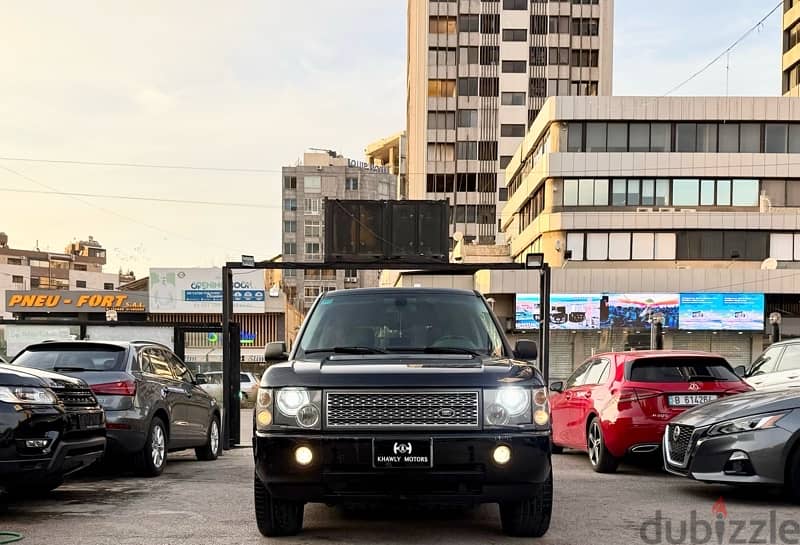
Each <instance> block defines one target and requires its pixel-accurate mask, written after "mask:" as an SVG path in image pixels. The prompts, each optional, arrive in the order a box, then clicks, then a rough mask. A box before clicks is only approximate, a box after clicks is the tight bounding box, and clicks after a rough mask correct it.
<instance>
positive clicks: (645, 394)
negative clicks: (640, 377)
mask: <svg viewBox="0 0 800 545" xmlns="http://www.w3.org/2000/svg"><path fill="white" fill-rule="evenodd" d="M662 393H663V392H662V391H660V390H650V389H648V388H623V389H622V390H620V392H619V400H618V401H619V403H633V402H634V401H642V400H644V399H649V398H651V397H658V396H660V395H661V394H662Z"/></svg>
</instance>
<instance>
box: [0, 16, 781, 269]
mask: <svg viewBox="0 0 800 545" xmlns="http://www.w3.org/2000/svg"><path fill="white" fill-rule="evenodd" d="M775 3H776V0H671V1H669V2H657V1H653V0H616V6H615V12H616V13H615V51H614V93H615V94H619V95H661V94H663V93H665V92H666V91H667V90H668V89H669V88H671V87H672V86H673V85H675V84H677V83H679V82H680V81H681V80H683V79H685V78H686V77H688V76H689V75H690V74H691V73H692V72H694V71H695V70H696V69H697V68H698V67H700V66H702V65H703V64H705V63H706V62H708V61H709V60H710V59H712V58H713V57H715V56H716V55H717V54H718V53H719V52H721V51H722V50H723V49H725V48H726V47H727V46H728V45H730V44H731V43H732V42H733V41H734V40H735V39H736V38H737V37H739V36H740V35H741V34H742V33H743V32H744V31H745V30H746V29H747V28H749V27H750V26H752V25H753V24H754V23H755V22H756V21H758V20H759V19H760V18H761V17H762V16H763V15H765V14H766V13H767V12H768V11H769V10H770V9H771V8H772V7H773V6H774V5H775ZM645 6H646V8H645ZM2 11H3V16H2V17H1V18H0V36H2V37H3V43H4V47H2V48H0V81H2V84H0V157H2V158H4V159H0V189H5V190H7V189H16V190H34V191H51V190H57V191H65V192H77V193H89V194H112V195H139V196H154V197H159V198H164V199H192V200H204V201H234V202H246V203H249V204H258V205H263V208H257V209H256V208H234V207H220V206H197V205H192V206H189V205H180V204H173V203H148V202H136V201H123V200H118V199H117V200H115V199H95V198H82V197H81V198H73V197H65V196H55V195H41V194H30V193H14V192H8V191H1V190H0V204H2V206H0V231H5V232H7V233H8V234H9V237H10V243H11V246H12V247H15V248H33V247H34V246H35V244H36V241H38V244H39V247H40V248H42V249H49V250H53V251H61V250H63V248H64V247H65V246H66V245H67V243H68V242H70V241H71V240H73V239H75V238H85V237H86V236H87V235H90V234H91V235H94V236H95V238H97V239H98V240H99V241H100V242H101V243H102V244H104V245H105V246H106V248H107V249H108V250H109V261H110V267H111V268H110V270H115V269H116V268H118V267H123V268H125V269H129V268H133V269H134V270H135V271H136V272H137V273H138V274H140V275H146V274H147V269H148V267H149V266H150V265H153V266H209V265H219V264H221V263H222V262H223V261H225V260H226V258H238V257H239V256H240V255H241V254H242V253H247V254H255V255H256V256H259V257H270V256H271V255H273V254H277V253H279V252H280V168H281V166H282V165H287V164H292V163H294V162H295V161H297V160H298V159H299V158H300V157H301V156H302V153H303V150H304V149H305V148H308V147H320V148H332V149H337V150H339V151H340V152H341V153H343V154H344V155H346V156H349V157H356V158H361V157H362V155H363V149H364V146H365V145H366V144H367V143H369V142H371V141H373V140H376V139H378V138H380V137H383V136H387V135H389V134H392V133H394V132H397V131H398V130H401V129H402V128H403V126H404V124H405V114H404V109H405V28H406V27H405V25H406V21H405V15H406V1H405V0H379V1H377V2H376V1H375V0H336V1H331V0H294V1H286V0H264V1H253V2H244V1H235V2H226V3H211V2H197V1H182V2H179V1H172V2H160V1H144V0H136V1H132V0H131V1H127V2H102V3H98V2H88V1H82V0H72V1H70V2H63V1H28V2H22V1H17V2H10V1H6V2H3V10H2ZM725 73H726V70H725V63H724V62H722V63H719V64H717V65H715V66H714V67H712V68H711V69H710V70H708V71H707V72H706V73H705V74H703V75H702V76H700V77H698V78H697V79H696V80H695V81H693V82H692V83H691V84H689V85H687V86H686V87H684V88H683V89H681V90H680V91H679V92H678V93H676V94H685V95H690V94H702V95H724V94H725ZM729 76H730V77H729V93H730V94H731V95H736V94H738V95H776V94H779V93H780V10H778V12H777V13H776V14H775V15H773V16H772V17H771V18H770V19H769V20H768V21H767V22H766V24H765V25H764V26H763V28H761V29H760V30H759V31H758V32H755V33H753V34H752V35H751V36H750V37H749V38H748V39H747V40H746V41H745V42H743V43H742V44H741V45H739V46H738V47H737V48H736V49H735V50H734V51H733V53H732V54H731V56H730V72H729ZM14 157H16V158H34V159H47V160H67V161H70V160H76V161H98V162H117V163H119V162H124V163H148V164H170V165H192V166H203V167H220V168H244V169H262V170H268V171H270V172H262V173H233V172H204V171H196V170H194V171H193V170H167V169H145V168H127V167H111V166H102V167H98V166H81V165H68V164H48V163H33V162H20V161H11V160H9V159H8V158H14ZM8 169H10V170H8ZM12 171H13V172H12Z"/></svg>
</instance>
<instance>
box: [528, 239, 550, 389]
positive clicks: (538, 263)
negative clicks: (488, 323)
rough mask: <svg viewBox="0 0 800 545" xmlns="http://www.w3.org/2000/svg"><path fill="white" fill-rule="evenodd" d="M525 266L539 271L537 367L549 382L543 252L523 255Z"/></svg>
mask: <svg viewBox="0 0 800 545" xmlns="http://www.w3.org/2000/svg"><path fill="white" fill-rule="evenodd" d="M525 267H526V268H527V269H536V270H538V271H539V362H540V365H539V368H540V369H541V371H542V378H544V383H545V384H549V383H550V265H548V264H547V263H546V262H545V260H544V254H543V253H541V252H539V253H533V254H527V255H526V256H525Z"/></svg>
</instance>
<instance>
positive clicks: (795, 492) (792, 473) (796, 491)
mask: <svg viewBox="0 0 800 545" xmlns="http://www.w3.org/2000/svg"><path fill="white" fill-rule="evenodd" d="M787 464H788V465H787V467H786V483H785V485H786V495H787V496H788V498H789V499H790V500H792V501H794V502H795V503H800V445H798V446H796V447H795V448H794V452H793V453H792V455H791V456H790V457H789V461H788V462H787Z"/></svg>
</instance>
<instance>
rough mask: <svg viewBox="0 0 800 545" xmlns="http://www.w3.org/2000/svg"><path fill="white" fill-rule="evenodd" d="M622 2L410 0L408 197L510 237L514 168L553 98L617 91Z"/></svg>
mask: <svg viewBox="0 0 800 545" xmlns="http://www.w3.org/2000/svg"><path fill="white" fill-rule="evenodd" d="M613 9H614V8H613V0H571V1H567V0H561V1H554V0H550V1H549V2H548V1H545V0H533V1H532V0H502V1H500V0H493V1H491V0H462V1H460V2H457V1H453V0H449V1H446V0H409V3H408V74H407V76H408V82H407V84H408V96H407V100H408V104H407V116H408V118H407V135H408V186H409V187H408V195H409V197H410V198H411V199H444V198H447V199H449V200H450V203H451V227H450V234H451V236H452V235H453V234H454V233H455V232H461V233H463V235H464V241H465V242H467V243H469V242H473V241H474V242H478V243H483V244H493V243H495V242H496V241H497V242H502V240H503V237H502V235H500V234H498V225H497V219H498V218H499V217H500V212H501V211H502V208H503V205H504V204H505V201H506V199H507V193H508V192H507V188H506V180H505V178H504V170H505V167H506V166H507V165H508V162H509V161H510V160H511V156H512V155H513V153H514V151H515V150H516V149H517V148H518V147H519V146H520V144H521V143H522V139H523V137H524V136H525V134H526V133H527V130H528V127H529V125H530V124H531V122H532V121H533V119H534V118H535V117H536V115H537V114H538V112H539V110H540V109H541V107H542V105H543V104H544V101H545V99H546V97H548V96H551V95H610V94H611V76H612V37H613Z"/></svg>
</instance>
